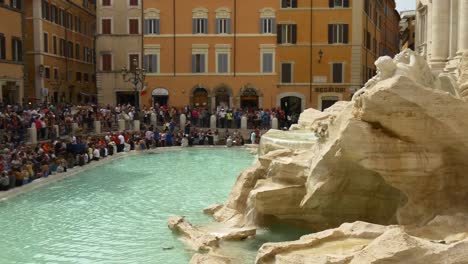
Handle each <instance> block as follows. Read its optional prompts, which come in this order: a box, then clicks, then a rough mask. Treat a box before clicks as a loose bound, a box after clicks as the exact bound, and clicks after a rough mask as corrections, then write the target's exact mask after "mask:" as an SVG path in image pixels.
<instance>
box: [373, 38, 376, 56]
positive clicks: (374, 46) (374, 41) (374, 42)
mask: <svg viewBox="0 0 468 264" xmlns="http://www.w3.org/2000/svg"><path fill="white" fill-rule="evenodd" d="M373 44H374V45H373V48H374V53H375V54H376V55H377V40H376V39H375V38H374V40H373Z"/></svg>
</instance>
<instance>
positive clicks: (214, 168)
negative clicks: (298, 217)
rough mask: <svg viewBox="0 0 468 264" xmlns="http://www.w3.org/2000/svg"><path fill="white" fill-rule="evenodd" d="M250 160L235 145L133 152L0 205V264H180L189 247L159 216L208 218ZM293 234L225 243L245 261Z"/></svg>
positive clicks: (196, 220) (186, 257) (187, 256)
mask: <svg viewBox="0 0 468 264" xmlns="http://www.w3.org/2000/svg"><path fill="white" fill-rule="evenodd" d="M253 161H254V157H253V156H252V155H251V154H249V153H248V151H246V150H242V149H190V150H180V151H169V152H164V153H157V154H140V155H135V156H131V157H127V158H124V159H120V160H116V161H113V162H110V163H108V164H105V165H103V166H100V167H97V168H94V169H90V170H88V171H85V172H83V173H80V175H76V176H74V177H72V178H69V179H66V180H64V181H61V182H58V183H54V184H51V185H48V186H46V187H43V188H40V189H37V190H35V191H32V192H30V193H27V194H24V195H21V196H18V197H15V198H12V199H10V200H7V201H5V202H0V234H1V239H0V263H34V264H41V263H93V264H94V263H139V264H143V263H164V264H183V263H188V261H189V260H190V257H191V255H192V254H193V252H192V251H190V250H189V249H187V248H185V247H184V245H183V244H182V242H180V241H179V240H178V239H177V236H175V235H173V234H172V233H171V231H170V230H169V229H168V228H167V225H166V221H167V218H168V217H169V216H171V215H185V216H187V218H188V219H189V220H190V221H191V222H192V223H194V224H203V223H208V222H210V221H211V218H210V217H208V216H205V215H203V214H202V209H203V208H204V207H206V206H208V205H210V204H212V203H214V202H223V201H225V200H226V198H227V196H228V194H229V191H230V189H231V187H232V185H233V184H234V182H235V179H236V176H237V175H238V174H239V172H240V171H242V170H243V169H244V168H246V167H248V166H249V165H250V164H252V162H253ZM52 177H53V176H52ZM282 233H283V234H287V235H281V234H282ZM299 235H300V234H299V233H297V231H296V230H295V231H290V230H288V229H284V228H280V229H279V230H278V232H276V231H275V232H268V231H261V232H260V234H259V236H258V238H257V239H255V240H250V241H248V242H247V243H230V245H229V246H231V248H232V250H229V251H233V252H235V251H238V252H239V254H241V255H243V256H244V257H245V259H244V260H243V261H242V262H243V263H252V262H253V260H254V258H255V251H256V250H257V249H258V248H259V247H260V246H261V244H263V243H264V242H266V241H279V240H285V238H286V237H290V238H291V239H296V238H297V237H298V236H299ZM165 247H169V248H172V247H173V249H171V250H163V248H165ZM246 252H250V253H247V254H246Z"/></svg>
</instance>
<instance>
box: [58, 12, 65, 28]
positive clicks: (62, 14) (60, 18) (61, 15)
mask: <svg viewBox="0 0 468 264" xmlns="http://www.w3.org/2000/svg"><path fill="white" fill-rule="evenodd" d="M57 17H58V24H59V25H61V26H64V25H65V11H64V10H63V9H61V8H59V10H58V16H57Z"/></svg>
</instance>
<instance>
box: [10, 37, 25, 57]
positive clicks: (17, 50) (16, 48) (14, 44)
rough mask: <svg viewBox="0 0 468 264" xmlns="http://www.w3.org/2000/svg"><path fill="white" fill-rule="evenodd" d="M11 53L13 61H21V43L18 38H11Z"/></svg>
mask: <svg viewBox="0 0 468 264" xmlns="http://www.w3.org/2000/svg"><path fill="white" fill-rule="evenodd" d="M11 54H12V56H11V58H12V60H13V61H23V45H22V44H21V40H20V39H17V38H13V39H12V40H11Z"/></svg>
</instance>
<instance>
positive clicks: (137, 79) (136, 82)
mask: <svg viewBox="0 0 468 264" xmlns="http://www.w3.org/2000/svg"><path fill="white" fill-rule="evenodd" d="M132 64H133V67H131V68H130V69H127V68H126V67H123V68H122V70H121V74H122V78H123V80H124V82H128V83H131V84H133V88H134V90H135V109H136V111H137V112H139V111H140V107H139V103H138V101H139V100H138V92H139V88H138V87H139V86H140V89H143V86H144V83H145V78H146V69H140V68H139V67H138V63H137V60H136V59H133V61H132ZM132 68H133V69H132Z"/></svg>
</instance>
